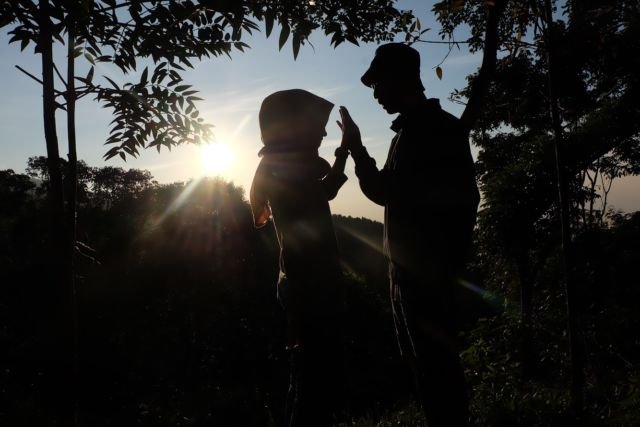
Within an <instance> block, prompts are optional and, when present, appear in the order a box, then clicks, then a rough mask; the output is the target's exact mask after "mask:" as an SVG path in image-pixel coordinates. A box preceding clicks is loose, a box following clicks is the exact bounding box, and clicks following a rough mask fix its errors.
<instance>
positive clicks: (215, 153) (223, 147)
mask: <svg viewBox="0 0 640 427" xmlns="http://www.w3.org/2000/svg"><path fill="white" fill-rule="evenodd" d="M233 157H234V156H233V152H232V151H231V148H230V147H229V146H228V145H227V144H225V143H223V142H214V143H211V144H204V145H202V146H200V160H201V161H202V170H203V172H204V173H205V174H206V175H220V174H222V173H223V172H225V171H226V170H228V169H229V168H230V167H231V165H232V164H233Z"/></svg>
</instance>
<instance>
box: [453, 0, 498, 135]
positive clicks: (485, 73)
mask: <svg viewBox="0 0 640 427" xmlns="http://www.w3.org/2000/svg"><path fill="white" fill-rule="evenodd" d="M506 4H507V0H496V1H495V3H494V4H493V5H492V6H487V7H488V9H489V11H488V14H487V26H486V29H485V33H484V34H485V35H484V49H483V53H482V64H481V66H480V71H478V76H477V77H476V78H475V79H474V81H473V83H472V85H471V92H470V93H469V99H468V100H467V106H466V107H465V109H464V111H463V112H462V116H461V117H460V121H461V122H462V126H463V127H464V129H465V131H466V133H467V134H468V133H469V132H471V129H473V126H474V124H475V122H476V120H477V119H478V116H480V108H481V106H482V103H483V100H484V97H485V94H486V93H487V91H488V90H489V84H490V83H491V79H492V78H493V74H494V72H495V69H496V60H497V59H496V54H497V52H498V23H499V22H500V15H502V11H503V10H504V7H505V5H506Z"/></svg>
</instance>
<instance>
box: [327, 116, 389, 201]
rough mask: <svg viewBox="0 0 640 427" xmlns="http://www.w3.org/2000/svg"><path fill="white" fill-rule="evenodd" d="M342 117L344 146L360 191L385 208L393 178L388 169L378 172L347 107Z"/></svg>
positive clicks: (339, 124) (341, 126) (341, 127)
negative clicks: (350, 159) (354, 170)
mask: <svg viewBox="0 0 640 427" xmlns="http://www.w3.org/2000/svg"><path fill="white" fill-rule="evenodd" d="M340 117H341V118H342V123H340V122H338V126H340V129H342V145H343V146H345V147H347V148H348V149H349V150H350V151H351V156H352V157H353V160H354V161H355V164H356V175H357V177H358V181H359V183H360V189H361V190H362V192H363V193H364V195H365V196H367V198H368V199H369V200H371V201H372V202H374V203H376V204H378V205H382V206H384V205H385V204H386V203H387V199H388V188H389V182H390V180H391V177H390V175H389V173H388V171H387V170H386V169H384V168H383V169H382V170H378V167H377V166H376V161H375V160H374V159H373V158H372V157H371V156H369V153H368V152H367V149H366V148H365V147H364V146H363V145H362V138H361V136H360V129H358V126H357V125H356V124H355V122H354V121H353V119H352V118H351V116H350V115H349V111H348V110H347V109H346V108H345V107H340Z"/></svg>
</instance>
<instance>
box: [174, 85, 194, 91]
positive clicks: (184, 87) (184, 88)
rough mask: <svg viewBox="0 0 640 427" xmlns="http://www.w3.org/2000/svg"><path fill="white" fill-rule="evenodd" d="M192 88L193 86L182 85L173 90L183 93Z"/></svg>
mask: <svg viewBox="0 0 640 427" xmlns="http://www.w3.org/2000/svg"><path fill="white" fill-rule="evenodd" d="M190 87H191V85H180V86H176V87H175V88H173V90H175V91H176V92H182V91H183V90H187V89H189V88H190Z"/></svg>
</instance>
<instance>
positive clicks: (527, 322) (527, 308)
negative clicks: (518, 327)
mask: <svg viewBox="0 0 640 427" xmlns="http://www.w3.org/2000/svg"><path fill="white" fill-rule="evenodd" d="M518 252H519V253H518V254H517V255H516V267H517V269H518V276H520V321H521V322H522V348H521V351H522V374H523V377H524V378H525V379H527V378H531V376H532V373H533V367H534V360H535V358H534V354H533V335H532V333H531V331H532V327H533V325H532V323H533V280H532V277H531V276H532V275H531V267H530V265H529V255H528V254H527V251H526V250H522V251H520V250H519V251H518Z"/></svg>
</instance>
